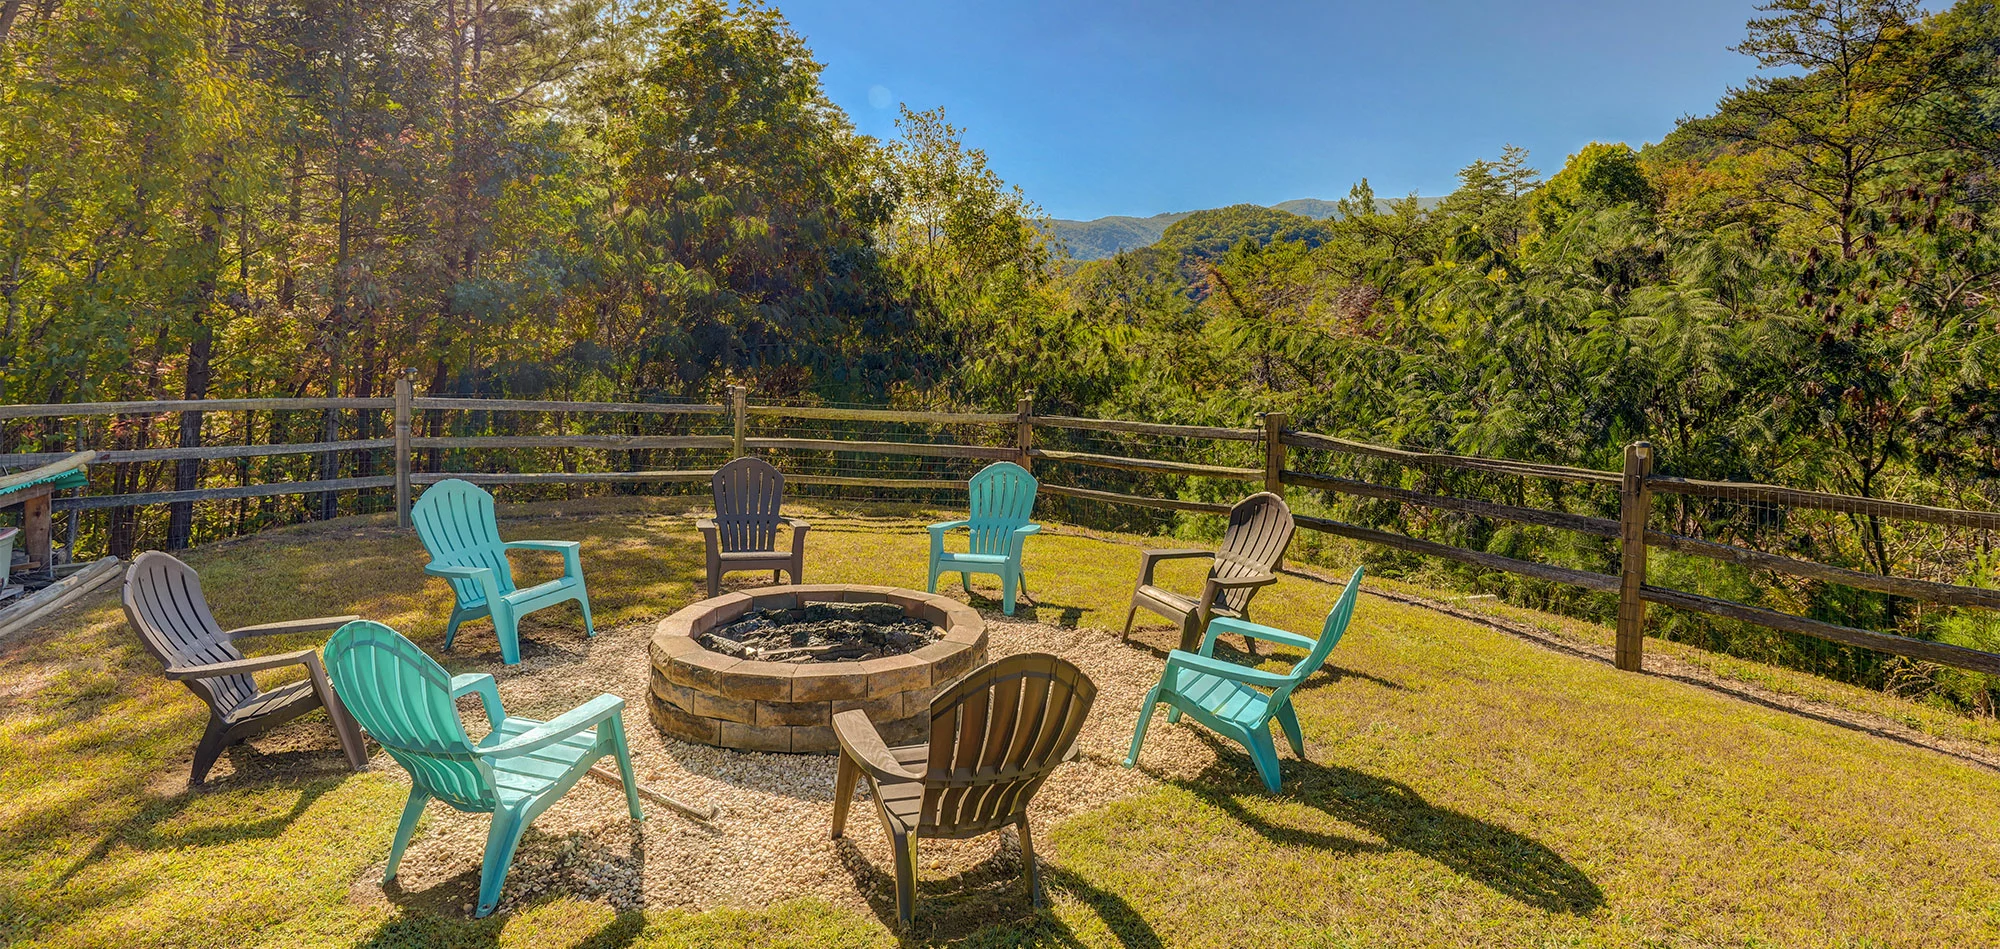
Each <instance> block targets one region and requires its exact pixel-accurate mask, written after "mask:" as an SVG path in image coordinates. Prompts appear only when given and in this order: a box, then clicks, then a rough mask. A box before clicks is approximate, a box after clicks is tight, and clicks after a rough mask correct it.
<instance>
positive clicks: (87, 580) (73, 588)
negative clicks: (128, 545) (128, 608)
mask: <svg viewBox="0 0 2000 949" xmlns="http://www.w3.org/2000/svg"><path fill="white" fill-rule="evenodd" d="M118 565H119V561H118V558H117V557H105V558H103V559H101V560H98V561H96V562H94V563H92V564H90V565H89V566H87V567H85V568H83V569H82V570H78V571H77V572H75V573H72V574H70V575H69V576H67V577H64V578H63V579H61V580H58V581H56V582H54V583H52V584H49V585H48V586H45V587H43V588H41V589H40V590H37V591H35V592H33V593H30V594H28V595H27V596H25V597H22V598H21V599H19V600H16V601H14V602H13V603H12V604H10V605H8V607H7V608H6V609H4V610H0V642H4V641H6V640H7V639H8V638H9V637H11V636H13V635H15V634H16V633H22V632H26V631H28V630H30V629H33V628H34V627H36V626H39V625H40V624H41V622H42V621H43V620H45V619H47V618H49V617H50V616H52V615H54V614H55V612H56V611H58V610H60V609H62V608H63V607H65V606H68V605H70V604H71V603H74V602H76V601H77V600H78V599H81V598H82V597H83V595H84V594H86V593H89V592H90V591H92V590H95V589H97V588H98V587H100V586H103V585H104V584H105V583H106V582H107V581H109V580H110V579H111V578H113V577H116V576H119V575H120V573H121V571H120V570H119V569H118Z"/></svg>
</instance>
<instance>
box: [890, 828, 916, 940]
mask: <svg viewBox="0 0 2000 949" xmlns="http://www.w3.org/2000/svg"><path fill="white" fill-rule="evenodd" d="M889 848H890V849H891V850H894V851H896V920H897V921H898V922H900V923H902V924H903V928H904V929H908V928H910V927H911V926H913V925H915V924H916V921H917V838H916V835H915V834H898V833H894V832H891V833H890V834H889Z"/></svg>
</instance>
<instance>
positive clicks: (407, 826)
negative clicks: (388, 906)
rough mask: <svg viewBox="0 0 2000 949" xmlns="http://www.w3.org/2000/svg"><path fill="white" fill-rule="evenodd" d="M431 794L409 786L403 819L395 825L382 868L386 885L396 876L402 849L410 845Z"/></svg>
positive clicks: (401, 858) (401, 861) (400, 863)
mask: <svg viewBox="0 0 2000 949" xmlns="http://www.w3.org/2000/svg"><path fill="white" fill-rule="evenodd" d="M430 798H431V796H430V795H429V794H426V793H424V791H423V789H422V788H414V787H413V788H411V789H410V799H409V800H407V801H404V802H403V820H402V822H401V823H398V824H397V825H396V840H395V842H394V843H392V844H390V845H389V865H388V866H387V867H384V868H383V869H382V883H383V884H384V885H387V884H388V882H389V881H390V880H394V879H395V878H396V868H397V867H400V866H402V865H403V851H404V850H405V849H407V848H408V847H409V846H410V837H411V836H412V835H414V834H415V833H416V832H417V821H418V820H419V819H421V818H422V817H423V816H424V803H425V802H427V801H429V800H430Z"/></svg>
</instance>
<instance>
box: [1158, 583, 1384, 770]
mask: <svg viewBox="0 0 2000 949" xmlns="http://www.w3.org/2000/svg"><path fill="white" fill-rule="evenodd" d="M1360 594H1361V568H1359V567H1356V568H1354V576H1353V577H1352V578H1351V579H1349V580H1348V581H1347V589H1345V590H1342V591H1341V593H1340V600H1339V601H1338V602H1336V603H1335V604H1334V605H1333V612H1331V613H1328V614H1326V626H1325V627H1323V628H1322V629H1321V630H1320V634H1319V639H1317V640H1312V639H1307V638H1306V637H1304V636H1300V635H1298V634H1296V633H1288V632H1285V631H1284V630H1281V629H1272V628H1271V627H1269V626H1260V625H1258V624H1256V623H1251V622H1246V621H1244V620H1240V619H1234V618H1231V617H1226V616H1219V617H1216V618H1215V619H1213V620H1211V621H1209V624H1208V633H1207V635H1206V636H1204V637H1203V639H1202V641H1201V652H1200V654H1196V653H1191V652H1183V651H1181V650H1179V649H1176V650H1174V651H1173V652H1170V653H1168V654H1167V668H1166V669H1165V670H1164V671H1163V672H1161V673H1160V683H1159V684H1158V685H1155V686H1153V690H1152V691H1151V692H1148V693H1146V707H1145V708H1144V709H1143V710H1141V711H1140V712H1139V727H1138V728H1137V729H1136V730H1134V731H1133V732H1132V751H1131V753H1130V754H1128V755H1126V756H1125V767H1128V768H1130V767H1132V766H1134V765H1136V764H1138V763H1139V746H1140V745H1142V744H1144V743H1145V741H1146V726H1147V725H1148V724H1151V722H1152V720H1153V712H1154V710H1155V709H1156V708H1157V707H1158V706H1159V704H1160V703H1161V702H1165V703H1167V705H1168V706H1169V710H1168V712H1167V721H1170V722H1177V721H1180V719H1181V713H1182V712H1186V713H1187V714H1189V715H1193V716H1194V717H1195V721H1198V722H1200V723H1202V724H1203V725H1207V726H1208V727H1210V728H1212V729H1215V730H1216V731H1218V732H1220V733H1222V734H1223V735H1226V736H1228V737H1229V738H1231V739H1233V740H1235V741H1236V742H1238V743H1240V744H1241V745H1243V747H1245V748H1247V749H1249V750H1250V760H1251V761H1253V762H1256V764H1257V774H1258V775H1259V776H1261V777H1262V778H1263V779H1264V786H1265V787H1267V788H1269V789H1271V793H1273V794H1276V793H1277V792H1278V780H1279V772H1278V749H1277V747H1276V745H1275V744H1273V742H1272V741H1271V720H1272V719H1274V718H1275V719H1277V721H1278V725H1279V727H1281V728H1283V729H1284V730H1285V738H1286V740H1287V741H1289V742H1291V745H1292V753H1293V754H1296V755H1298V756H1299V757H1301V758H1303V757H1305V756H1306V743H1305V736H1304V735H1303V734H1301V733H1300V731H1299V715H1298V712H1297V711H1295V710H1294V709H1293V708H1292V690H1293V689H1296V688H1298V686H1299V683H1301V682H1304V681H1305V680H1306V677H1307V676H1310V675H1312V673H1313V670H1315V669H1318V668H1319V667H1320V664H1321V663H1323V662H1325V661H1326V657H1327V654H1328V653H1331V652H1333V647H1334V646H1335V645H1337V644H1338V643H1339V642H1340V637H1341V634H1343V633H1345V632H1347V622H1348V620H1350V619H1353V618H1354V600H1355V598H1356V597H1358V596H1360ZM1222 633H1235V634H1236V635H1238V636H1246V637H1249V638H1251V639H1261V640H1264V641H1266V642H1272V643H1277V644H1279V645H1283V646H1295V647H1298V648H1300V649H1304V650H1306V657H1305V658H1304V659H1301V660H1299V661H1298V662H1297V663H1296V664H1294V665H1293V666H1292V668H1291V669H1290V670H1289V671H1286V672H1266V671H1264V670H1262V669H1252V668H1250V667H1248V666H1239V665H1237V664H1236V663H1233V662H1229V661H1226V660H1223V659H1217V658H1215V638H1216V636H1218V635H1220V634H1222ZM1265 689H1268V690H1270V691H1269V692H1268V693H1267V692H1265V691H1263V690H1265Z"/></svg>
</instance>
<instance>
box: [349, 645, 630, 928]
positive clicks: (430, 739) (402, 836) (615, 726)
mask: <svg viewBox="0 0 2000 949" xmlns="http://www.w3.org/2000/svg"><path fill="white" fill-rule="evenodd" d="M326 669H327V674H328V675H329V676H331V677H332V679H333V687H334V689H335V690H336V691H338V692H339V693H340V697H341V699H342V700H344V701H345V702H346V703H347V706H348V708H349V709H350V710H351V711H352V712H353V713H354V717H355V718H356V719H358V720H360V722H361V727H362V728H364V729H367V731H368V734H369V735H371V736H373V737H374V739H375V740H376V741H377V742H379V743H380V744H381V745H382V748H383V749H384V750H385V751H387V752H389V755H390V757H392V758H395V759H396V763H398V764H400V765H402V766H403V770H405V771H408V772H409V773H410V797H409V800H408V801H407V802H406V803H405V804H404V805H403V820H402V823H400V824H397V825H396V839H395V842H394V843H393V844H391V845H390V847H389V865H388V868H387V869H385V870H384V871H383V873H382V882H383V883H384V884H385V885H386V884H388V883H389V882H390V881H392V880H394V879H395V878H396V868H397V866H398V865H399V864H401V863H402V861H403V850H404V848H406V847H408V846H409V843H410V834H411V833H412V832H414V831H415V830H416V829H417V818H419V817H422V816H423V813H424V804H425V802H427V801H429V800H430V799H431V798H437V799H438V800H440V801H443V802H445V803H446V804H449V805H451V806H452V807H455V808H457V809H459V810H461V811H469V812H474V813H490V814H492V815H493V825H492V828H491V829H490V830H488V831H487V834H486V860H485V863H484V865H483V866H482V867H481V868H480V871H479V908H478V910H477V911H476V912H475V913H474V914H473V915H474V916H485V915H487V914H488V913H491V912H493V908H494V907H495V906H497V905H499V903H500V888H501V885H502V884H504V883H505V882H506V881H507V868H508V867H509V866H510V865H511V864H512V863H513V862H514V849H515V848H516V847H517V846H518V845H519V844H520V842H521V835H522V833H523V832H525V831H526V830H527V829H528V824H529V823H530V822H531V821H533V820H534V819H535V817H536V816H537V815H539V814H541V813H542V812H543V811H545V810H547V809H548V808H549V805H551V804H554V803H555V802H556V801H557V800H558V799H560V798H561V797H562V796H563V795H564V794H565V793H567V792H568V791H569V789H570V787H571V786H572V785H574V784H576V782H577V780H578V779H580V778H582V777H583V776H584V774H585V773H586V772H588V771H589V770H590V766H591V764H593V763H594V762H596V761H597V759H599V758H602V757H604V756H605V755H615V756H617V758H618V773H619V776H620V777H621V778H623V779H624V782H625V804H626V806H627V807H628V808H629V809H630V810H631V813H632V819H633V820H644V819H645V815H643V814H642V813H641V812H640V811H639V793H638V784H637V783H635V782H634V780H633V777H632V755H631V753H630V752H629V751H628V750H627V749H626V745H625V723H624V718H623V714H624V710H625V700H624V699H621V698H619V697H617V696H615V695H600V696H598V697H596V698H594V699H591V700H590V701H588V702H585V703H584V704H582V705H579V706H577V707H576V708H575V709H572V710H570V711H568V712H565V713H563V714H562V715H560V716H558V717H556V718H555V719H554V720H552V721H548V722H538V721H534V720H532V719H526V718H514V717H512V716H510V715H508V714H507V713H506V712H505V711H504V710H502V709H501V707H500V690H499V688H498V687H497V686H495V685H494V683H493V677H492V676H491V675H488V674H487V673H484V672H474V673H467V674H465V675H460V676H453V675H451V674H450V673H448V672H446V671H445V670H444V667H443V666H440V665H438V663H437V660H435V659H432V658H431V657H430V656H427V655H425V654H424V651H423V649H421V648H420V647H418V646H417V644H416V643H413V642H410V641H409V640H408V639H406V638H404V637H403V635H402V634H400V633H398V632H396V631H395V630H393V629H390V628H389V627H387V626H384V625H382V624H380V623H372V622H368V621H365V620H364V621H359V622H354V623H349V624H347V625H346V626H342V627H341V628H340V630H339V631H338V632H335V633H334V634H333V638H332V639H330V640H328V641H327V644H326ZM473 693H476V694H477V695H478V696H479V704H480V705H482V706H484V707H485V709H486V721H487V724H488V725H490V726H491V727H492V731H490V732H488V733H487V735H486V737H484V738H481V739H480V740H479V741H476V742H475V741H473V740H472V739H471V738H469V737H467V736H466V734H465V723H464V722H462V721H460V719H459V717H458V706H457V703H456V700H457V699H458V698H459V697H461V696H464V695H467V694H473Z"/></svg>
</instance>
